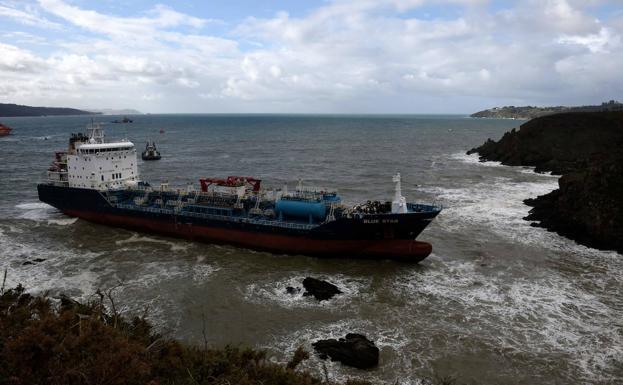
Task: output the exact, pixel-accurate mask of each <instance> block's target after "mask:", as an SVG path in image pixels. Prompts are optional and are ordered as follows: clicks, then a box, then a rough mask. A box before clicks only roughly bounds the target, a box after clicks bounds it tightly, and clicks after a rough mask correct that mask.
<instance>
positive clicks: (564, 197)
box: [468, 112, 623, 253]
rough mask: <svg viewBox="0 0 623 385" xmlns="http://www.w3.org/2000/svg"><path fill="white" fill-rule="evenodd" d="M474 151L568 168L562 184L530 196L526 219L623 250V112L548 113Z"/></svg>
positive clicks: (540, 167) (541, 167)
mask: <svg viewBox="0 0 623 385" xmlns="http://www.w3.org/2000/svg"><path fill="white" fill-rule="evenodd" d="M471 153H478V154H479V155H480V158H481V159H482V160H493V161H500V162H502V164H506V165H512V166H533V167H535V170H536V171H537V172H542V171H551V172H553V173H555V174H563V176H562V177H561V178H560V180H559V182H558V184H559V189H557V190H554V191H552V192H551V193H549V194H546V195H543V196H540V197H538V198H536V199H530V200H527V201H526V202H525V203H526V204H528V205H529V206H532V207H533V208H532V210H531V211H530V215H528V216H527V217H526V219H527V220H532V221H538V222H537V223H535V225H536V226H541V227H544V228H547V229H548V230H551V231H555V232H557V233H559V234H561V235H563V236H566V237H568V238H571V239H574V240H576V241H577V242H579V243H581V244H584V245H587V246H591V247H596V248H600V249H608V250H616V251H618V252H619V253H623V112H591V113H564V114H557V115H550V116H544V117H541V118H537V119H534V120H532V121H530V122H527V123H525V124H523V125H522V126H521V127H520V129H519V130H512V131H511V132H507V133H506V134H504V136H503V137H502V139H500V140H499V141H498V142H494V141H492V140H491V139H489V140H488V141H487V142H485V143H484V144H483V145H482V146H480V147H477V148H474V149H472V150H470V151H469V152H468V154H471Z"/></svg>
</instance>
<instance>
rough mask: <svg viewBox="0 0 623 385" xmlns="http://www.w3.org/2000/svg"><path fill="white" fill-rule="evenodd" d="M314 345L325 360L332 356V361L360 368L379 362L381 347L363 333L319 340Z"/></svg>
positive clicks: (370, 366)
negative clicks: (337, 338)
mask: <svg viewBox="0 0 623 385" xmlns="http://www.w3.org/2000/svg"><path fill="white" fill-rule="evenodd" d="M312 346H313V347H314V349H315V350H316V352H318V354H319V355H320V358H322V359H323V360H324V359H327V357H331V360H332V361H339V362H341V363H342V364H344V365H348V366H352V367H355V368H358V369H368V368H373V367H375V366H377V365H378V364H379V348H377V347H376V345H374V342H372V341H370V340H368V339H367V338H366V337H365V336H363V335H361V334H356V333H349V334H347V335H346V337H344V338H340V339H339V340H336V339H328V340H319V341H316V342H314V343H313V344H312Z"/></svg>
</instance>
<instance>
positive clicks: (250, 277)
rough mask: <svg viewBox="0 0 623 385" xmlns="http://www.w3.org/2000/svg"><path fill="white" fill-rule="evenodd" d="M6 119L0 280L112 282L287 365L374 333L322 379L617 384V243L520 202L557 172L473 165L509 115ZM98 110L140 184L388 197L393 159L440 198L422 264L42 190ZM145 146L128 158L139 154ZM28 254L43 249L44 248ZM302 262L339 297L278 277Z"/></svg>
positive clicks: (411, 183)
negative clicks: (297, 251) (303, 252)
mask: <svg viewBox="0 0 623 385" xmlns="http://www.w3.org/2000/svg"><path fill="white" fill-rule="evenodd" d="M121 118H122V117H118V116H94V117H85V116H72V117H36V118H3V119H2V123H4V124H7V125H9V126H11V127H13V128H14V131H13V134H12V135H10V136H7V137H3V138H0V164H1V167H0V193H1V198H0V278H1V276H2V274H3V272H4V271H5V270H6V274H7V278H6V284H5V286H6V287H11V286H15V285H17V284H19V283H21V284H22V285H24V286H25V287H26V288H27V289H28V290H29V291H31V292H33V293H47V295H49V296H50V297H52V298H57V297H58V296H59V295H60V294H61V293H64V294H66V295H69V296H72V297H74V298H77V299H79V300H89V299H93V298H94V293H95V292H96V291H97V290H98V289H101V290H112V292H113V295H114V297H115V298H116V305H117V307H118V308H120V309H121V311H122V312H123V313H124V314H125V315H127V316H133V315H143V314H146V315H147V317H148V319H150V320H151V321H152V323H153V324H154V325H155V326H156V327H157V328H158V330H160V331H161V332H163V333H165V334H166V335H168V336H171V337H175V338H178V339H180V340H182V341H184V342H186V343H189V344H197V345H203V344H204V336H205V339H206V340H207V343H208V344H209V345H210V346H215V347H219V346H224V345H226V344H230V345H234V346H250V347H254V348H260V349H266V350H267V351H268V356H269V359H270V360H271V361H275V362H286V361H288V359H289V358H290V357H291V356H292V354H293V352H294V351H295V350H296V349H297V348H298V347H299V346H302V347H304V348H305V349H307V350H308V351H310V352H313V348H312V346H311V344H312V343H313V342H314V341H316V340H318V339H326V338H339V337H343V336H345V334H347V333H350V332H355V333H361V334H365V335H366V336H368V337H369V338H370V339H371V340H373V341H374V342H375V343H376V345H377V346H378V347H379V349H380V364H379V366H378V368H375V369H371V370H358V369H353V368H348V367H345V366H343V365H342V364H340V363H336V362H331V361H321V360H320V359H319V358H318V357H317V356H315V355H314V354H312V357H311V358H310V359H309V360H307V361H305V362H304V363H303V364H302V366H301V368H302V369H305V370H310V371H312V372H313V373H316V374H318V375H319V376H320V377H324V376H325V374H324V372H325V369H324V367H326V371H327V373H328V376H329V378H330V379H331V380H336V381H340V380H345V379H347V378H357V379H367V380H370V381H372V382H374V383H380V384H421V383H425V382H426V381H427V379H431V378H436V379H440V378H445V379H452V378H454V379H455V380H456V382H455V383H457V384H526V385H527V384H530V385H533V384H621V383H623V295H622V293H623V256H622V255H620V254H617V253H615V252H610V251H599V250H595V249H591V248H588V247H584V246H581V245H578V244H576V243H575V242H574V241H571V240H568V239H565V238H563V237H561V236H559V235H557V234H554V233H550V232H548V231H546V230H545V229H542V228H538V227H533V226H531V223H530V222H528V221H525V220H524V219H523V217H525V216H526V215H527V214H528V211H529V207H528V206H526V205H524V204H523V200H524V199H526V198H534V197H536V196H538V195H542V194H546V193H548V192H550V191H552V190H554V189H556V188H557V182H558V177H557V176H552V175H548V174H537V173H535V172H534V171H533V169H531V168H527V167H509V166H503V165H500V164H499V163H494V162H479V161H478V158H477V157H476V156H475V155H472V156H468V155H466V151H467V150H469V149H470V148H472V147H475V146H478V145H480V144H482V143H483V142H484V141H485V140H486V139H487V138H493V139H496V140H497V139H499V138H500V137H501V136H502V135H503V133H504V132H506V131H508V130H510V129H512V128H515V127H518V126H519V125H520V124H521V123H522V121H517V120H504V119H473V118H469V117H467V116H462V115H264V114H257V115H254V114H250V115H245V114H241V115H219V114H210V115H186V114H170V115H155V114H154V115H137V116H133V117H132V118H133V119H134V122H133V123H131V124H112V123H110V122H111V121H112V120H114V119H121ZM91 120H93V121H95V122H101V123H104V125H105V128H106V134H107V138H109V139H112V138H117V139H118V138H128V139H130V140H131V141H133V142H134V143H135V144H136V146H137V148H138V149H139V151H140V150H142V148H143V147H144V145H145V142H146V141H147V140H154V141H155V142H156V144H157V145H158V148H159V150H160V151H161V152H162V159H161V160H160V161H153V162H142V161H140V160H139V171H140V173H141V177H142V178H143V179H144V180H146V181H148V182H150V183H151V184H152V185H158V184H159V183H164V182H168V183H169V184H171V185H172V186H180V187H185V186H186V185H187V183H189V182H192V183H195V185H198V179H199V178H201V177H225V176H228V175H245V176H255V177H258V178H261V179H262V181H263V184H264V185H267V186H275V187H281V186H283V185H284V184H288V185H290V187H294V186H295V185H296V183H298V180H299V179H301V180H302V183H303V185H309V186H326V187H332V188H336V189H337V190H338V192H339V193H340V194H341V196H342V198H343V201H344V202H345V203H346V204H356V203H361V202H365V201H367V200H390V199H391V197H392V194H393V188H394V185H393V183H392V175H393V174H395V173H396V172H400V173H401V175H402V180H403V183H402V187H403V195H405V196H406V197H407V200H408V201H417V202H422V203H436V204H441V205H443V207H444V209H443V211H442V212H441V214H440V215H439V216H438V217H437V219H435V221H434V222H433V223H432V224H431V225H430V226H429V227H428V228H427V229H426V230H425V231H424V232H423V233H422V234H421V235H420V236H419V237H418V239H419V240H422V241H426V242H430V243H431V244H432V245H433V253H432V254H431V255H430V256H429V257H428V258H427V259H426V260H424V261H423V262H421V263H419V264H407V263H399V262H394V261H389V260H378V261H361V260H355V259H321V258H311V257H305V256H300V255H279V254H271V253H266V252H257V251H252V250H247V249H243V248H238V247H233V246H223V245H212V244H202V243H193V242H190V241H186V240H178V239H173V238H166V237H161V236H157V235H152V234H146V233H139V232H133V231H127V230H122V229H117V228H112V227H106V226H101V225H96V224H92V223H89V222H86V221H83V220H80V219H76V218H71V217H68V216H65V215H63V214H62V213H60V212H59V211H57V210H56V209H54V208H53V207H50V206H48V205H46V204H44V203H41V202H39V201H38V199H37V191H36V185H37V183H38V182H41V181H43V180H44V179H45V172H46V169H47V167H48V166H49V164H50V162H51V161H52V158H53V155H54V151H62V150H64V149H66V147H67V142H68V137H69V135H70V134H71V133H76V132H84V131H85V126H86V125H87V124H88V123H90V121H91ZM139 158H140V157H139ZM37 259H43V261H40V262H37V261H36V260H37ZM307 276H312V277H316V278H321V279H325V280H327V281H329V282H331V283H334V284H335V285H337V286H338V287H339V288H340V289H341V290H342V291H343V294H341V295H338V296H336V297H334V298H333V299H331V300H329V301H323V302H317V301H316V300H314V299H313V298H312V297H305V296H303V295H302V294H300V293H299V294H295V295H291V294H288V293H286V287H288V286H293V287H301V286H302V280H303V279H304V278H305V277H307Z"/></svg>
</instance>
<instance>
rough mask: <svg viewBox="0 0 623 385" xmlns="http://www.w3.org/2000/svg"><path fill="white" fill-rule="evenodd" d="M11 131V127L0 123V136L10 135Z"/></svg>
mask: <svg viewBox="0 0 623 385" xmlns="http://www.w3.org/2000/svg"><path fill="white" fill-rule="evenodd" d="M11 131H13V129H12V128H11V127H9V126H5V125H4V124H2V123H0V136H7V135H9V134H11Z"/></svg>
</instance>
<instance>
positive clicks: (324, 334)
mask: <svg viewBox="0 0 623 385" xmlns="http://www.w3.org/2000/svg"><path fill="white" fill-rule="evenodd" d="M348 333H360V334H364V335H366V337H367V338H368V339H370V340H371V341H372V342H374V344H375V345H376V346H377V347H378V348H379V350H380V356H379V367H378V368H375V369H373V370H366V371H365V372H364V371H361V370H359V369H354V368H350V367H348V366H345V365H342V364H341V363H339V362H332V361H331V360H321V359H320V358H319V357H318V356H317V355H316V354H314V348H313V346H312V343H314V342H315V341H318V340H322V339H329V338H333V339H339V338H343V337H344V336H345V335H346V334H348ZM409 343H410V341H409V337H408V336H406V335H405V333H404V331H403V329H400V328H396V327H389V326H388V325H386V324H378V323H373V322H371V321H366V320H362V319H345V320H340V321H335V322H329V323H324V324H320V325H319V324H317V323H314V324H313V325H304V326H302V327H301V328H299V329H297V330H296V331H295V332H293V333H288V334H286V335H279V336H275V337H274V340H273V341H272V342H271V343H269V344H266V345H262V346H260V347H261V348H264V349H267V350H269V351H270V350H273V351H276V352H278V353H279V354H280V355H281V356H282V357H283V359H284V361H285V360H287V359H289V358H290V357H292V355H293V354H294V352H295V351H296V349H297V348H299V347H303V348H304V349H305V350H307V351H308V352H310V353H311V354H310V359H309V360H306V361H303V362H302V363H301V366H300V368H301V369H303V370H309V371H311V372H312V373H315V374H316V375H317V376H319V377H324V371H323V370H322V369H321V368H322V367H323V366H326V368H327V373H328V375H329V379H330V380H331V381H338V382H346V380H348V379H349V378H358V379H361V380H366V381H370V382H372V383H375V384H396V381H399V380H400V381H405V380H407V381H408V382H399V383H405V384H406V383H409V384H414V383H418V380H419V378H418V376H417V375H416V374H415V373H413V371H412V370H411V369H412V367H411V360H412V356H411V354H413V353H416V352H407V351H405V350H406V349H407V347H408V345H409ZM410 353H411V354H410ZM387 372H389V373H391V372H393V373H395V376H396V378H395V379H392V380H390V381H387V377H388V376H387Z"/></svg>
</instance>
